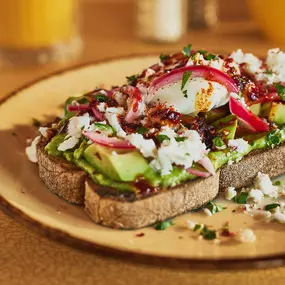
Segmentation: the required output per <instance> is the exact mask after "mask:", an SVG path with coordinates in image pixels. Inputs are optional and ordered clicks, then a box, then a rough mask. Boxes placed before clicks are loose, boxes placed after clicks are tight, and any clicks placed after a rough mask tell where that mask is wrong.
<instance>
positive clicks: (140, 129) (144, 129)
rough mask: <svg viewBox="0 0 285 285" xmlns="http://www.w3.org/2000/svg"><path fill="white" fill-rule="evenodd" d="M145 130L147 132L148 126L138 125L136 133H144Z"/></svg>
mask: <svg viewBox="0 0 285 285" xmlns="http://www.w3.org/2000/svg"><path fill="white" fill-rule="evenodd" d="M147 132H148V128H146V127H144V126H140V127H138V128H137V133H138V134H141V135H144V134H145V133H147Z"/></svg>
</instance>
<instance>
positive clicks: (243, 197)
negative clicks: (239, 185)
mask: <svg viewBox="0 0 285 285" xmlns="http://www.w3.org/2000/svg"><path fill="white" fill-rule="evenodd" d="M247 198H248V193H247V192H241V193H239V194H237V195H236V196H235V197H234V198H233V201H234V202H236V203H238V204H246V201H247Z"/></svg>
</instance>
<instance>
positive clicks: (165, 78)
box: [149, 66, 238, 93]
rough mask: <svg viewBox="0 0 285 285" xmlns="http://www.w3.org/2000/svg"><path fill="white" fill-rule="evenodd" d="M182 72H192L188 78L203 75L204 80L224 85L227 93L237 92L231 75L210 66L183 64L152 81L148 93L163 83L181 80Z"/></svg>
mask: <svg viewBox="0 0 285 285" xmlns="http://www.w3.org/2000/svg"><path fill="white" fill-rule="evenodd" d="M184 72H192V73H191V77H190V78H195V77H203V78H204V79H206V80H210V81H215V82H218V83H220V84H222V85H224V86H225V87H226V88H227V90H228V92H229V93H231V92H234V93H238V88H237V86H236V84H235V82H234V81H233V79H232V78H231V77H229V76H228V75H227V74H225V73H223V72H221V71H220V70H218V69H216V68H213V67H210V66H185V67H181V68H176V69H173V70H172V71H170V72H169V73H165V74H163V75H162V76H160V77H158V78H157V79H155V80H153V81H152V83H151V85H150V89H149V90H150V93H153V92H154V91H156V90H157V89H159V88H161V87H163V86H165V85H168V84H171V83H173V82H177V81H179V80H182V77H183V74H184Z"/></svg>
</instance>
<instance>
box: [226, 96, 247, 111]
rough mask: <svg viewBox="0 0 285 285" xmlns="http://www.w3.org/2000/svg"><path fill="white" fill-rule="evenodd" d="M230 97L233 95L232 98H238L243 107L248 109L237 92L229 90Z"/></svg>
mask: <svg viewBox="0 0 285 285" xmlns="http://www.w3.org/2000/svg"><path fill="white" fill-rule="evenodd" d="M230 97H233V98H234V99H236V100H238V101H239V102H240V103H241V105H242V106H243V107H245V108H247V109H248V106H247V104H246V102H245V100H244V97H243V96H239V95H238V94H236V93H234V92H231V93H230Z"/></svg>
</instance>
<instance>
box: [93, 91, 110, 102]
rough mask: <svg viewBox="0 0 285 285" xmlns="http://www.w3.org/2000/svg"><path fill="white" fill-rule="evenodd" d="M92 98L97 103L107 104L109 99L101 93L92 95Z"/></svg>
mask: <svg viewBox="0 0 285 285" xmlns="http://www.w3.org/2000/svg"><path fill="white" fill-rule="evenodd" d="M93 97H94V98H95V99H96V100H97V101H98V102H107V101H108V100H109V97H108V96H106V95H104V94H102V93H100V92H99V93H95V94H93Z"/></svg>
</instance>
